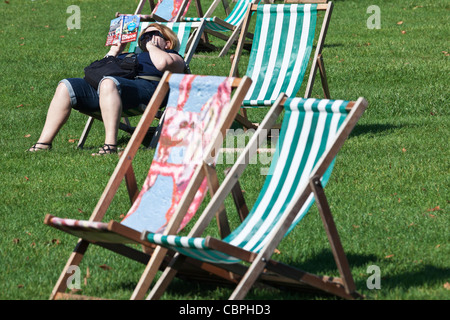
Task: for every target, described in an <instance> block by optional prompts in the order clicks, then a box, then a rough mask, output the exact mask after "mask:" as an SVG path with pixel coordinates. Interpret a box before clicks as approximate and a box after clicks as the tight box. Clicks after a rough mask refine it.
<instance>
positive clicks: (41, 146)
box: [27, 142, 52, 152]
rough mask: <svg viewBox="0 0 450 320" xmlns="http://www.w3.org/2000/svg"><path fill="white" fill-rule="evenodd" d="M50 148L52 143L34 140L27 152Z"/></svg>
mask: <svg viewBox="0 0 450 320" xmlns="http://www.w3.org/2000/svg"><path fill="white" fill-rule="evenodd" d="M51 148H52V144H51V143H45V142H36V143H35V144H34V145H32V146H31V148H30V149H28V150H27V151H28V152H36V151H44V150H51Z"/></svg>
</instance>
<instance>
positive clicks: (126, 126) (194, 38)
mask: <svg viewBox="0 0 450 320" xmlns="http://www.w3.org/2000/svg"><path fill="white" fill-rule="evenodd" d="M144 23H145V22H144ZM162 23H164V22H162ZM166 24H167V25H169V26H172V25H174V24H189V30H193V32H191V33H190V35H189V37H188V38H187V39H188V40H187V42H186V43H185V44H184V43H183V44H182V46H183V47H184V48H185V51H184V52H183V54H182V55H183V58H184V61H185V62H186V67H187V72H189V73H190V69H189V63H190V62H191V60H192V57H193V56H194V53H195V49H196V48H197V45H198V43H199V41H200V37H201V35H202V32H203V29H204V28H205V23H204V22H166ZM184 38H186V37H185V36H183V39H184ZM137 48H139V47H137ZM82 113H83V112H82ZM142 113H143V110H141V111H139V110H136V111H135V110H133V114H129V115H127V114H124V115H123V117H122V121H121V122H120V123H119V130H122V131H124V132H127V133H128V134H130V135H131V134H133V132H134V130H135V127H134V126H132V125H131V123H130V121H129V119H128V117H130V116H133V115H140V114H142ZM84 114H86V115H87V116H89V118H88V120H87V121H86V124H85V126H84V129H83V132H82V133H81V136H80V138H79V140H78V145H77V147H78V148H79V149H82V148H83V147H84V144H85V143H86V140H87V137H88V135H89V132H90V131H91V128H92V124H93V123H94V120H99V121H103V120H102V117H101V115H100V114H92V113H84ZM161 117H162V113H161V112H158V114H157V118H158V119H161ZM156 132H157V128H155V127H151V128H150V129H149V132H148V133H149V134H148V139H147V138H146V139H145V140H144V141H143V142H144V144H146V146H149V147H155V144H156V142H157V137H156V138H153V137H155V134H156ZM150 138H151V139H150Z"/></svg>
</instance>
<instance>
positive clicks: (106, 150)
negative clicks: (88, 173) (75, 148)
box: [92, 143, 117, 156]
mask: <svg viewBox="0 0 450 320" xmlns="http://www.w3.org/2000/svg"><path fill="white" fill-rule="evenodd" d="M112 153H117V144H107V143H105V144H104V145H103V147H101V148H100V150H99V151H98V152H97V153H93V154H92V155H93V156H98V155H104V154H112Z"/></svg>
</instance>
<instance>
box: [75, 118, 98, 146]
mask: <svg viewBox="0 0 450 320" xmlns="http://www.w3.org/2000/svg"><path fill="white" fill-rule="evenodd" d="M93 123H94V118H93V117H89V119H88V120H87V122H86V125H85V126H84V130H83V133H82V134H81V136H80V140H79V141H78V146H77V147H78V148H79V149H83V147H84V143H85V142H86V139H87V136H88V134H89V131H91V127H92V124H93Z"/></svg>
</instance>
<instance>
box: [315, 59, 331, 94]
mask: <svg viewBox="0 0 450 320" xmlns="http://www.w3.org/2000/svg"><path fill="white" fill-rule="evenodd" d="M317 64H318V66H319V74H320V80H321V82H322V89H323V95H324V97H325V99H331V95H330V89H329V87H328V80H327V73H326V72H325V65H324V64H323V57H322V54H319V56H318V57H317Z"/></svg>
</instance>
